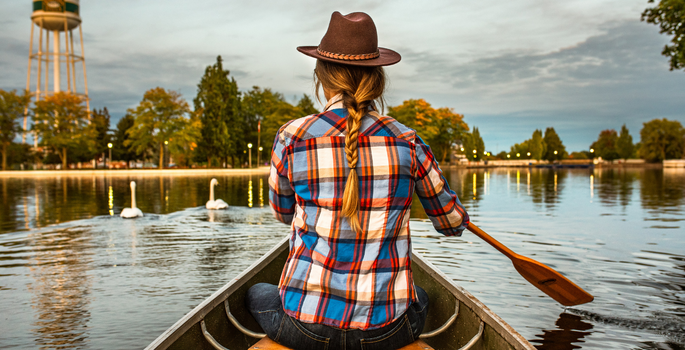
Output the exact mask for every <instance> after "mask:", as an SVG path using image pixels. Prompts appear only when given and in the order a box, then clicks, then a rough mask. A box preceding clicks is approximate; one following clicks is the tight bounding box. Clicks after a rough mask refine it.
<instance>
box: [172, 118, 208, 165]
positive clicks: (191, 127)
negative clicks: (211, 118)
mask: <svg viewBox="0 0 685 350" xmlns="http://www.w3.org/2000/svg"><path fill="white" fill-rule="evenodd" d="M180 123H181V124H182V126H181V129H180V130H179V131H178V132H177V133H176V135H174V136H173V137H171V138H170V139H169V154H170V155H171V156H172V157H173V158H174V160H175V162H176V164H177V165H179V166H182V167H189V166H190V162H191V160H192V159H193V151H195V149H196V148H197V141H198V140H200V138H201V137H202V133H201V130H202V121H200V118H199V117H198V116H197V114H196V113H193V114H191V115H190V119H183V120H182V121H180Z"/></svg>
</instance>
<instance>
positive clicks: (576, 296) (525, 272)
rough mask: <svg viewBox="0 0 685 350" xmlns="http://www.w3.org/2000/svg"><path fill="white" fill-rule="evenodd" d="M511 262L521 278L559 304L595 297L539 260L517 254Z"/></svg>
mask: <svg viewBox="0 0 685 350" xmlns="http://www.w3.org/2000/svg"><path fill="white" fill-rule="evenodd" d="M511 262H513V263H514V268H516V271H518V272H519V273H520V274H521V276H523V278H525V279H526V280H528V282H530V284H532V285H534V286H536V287H537V288H538V289H539V290H541V291H542V292H543V293H545V294H547V295H549V296H550V297H551V298H552V299H554V300H556V301H557V302H558V303H559V304H561V305H564V306H574V305H580V304H585V303H589V302H591V301H592V300H594V299H595V297H593V296H592V295H591V294H590V293H588V292H586V291H584V290H583V288H580V287H578V286H577V285H576V284H575V283H573V282H571V280H569V279H568V278H566V277H564V276H563V275H562V274H560V273H559V272H556V271H555V270H554V269H552V268H551V267H549V266H547V265H545V264H543V263H541V262H538V261H535V260H533V259H531V258H528V257H525V256H522V255H518V254H517V255H516V256H514V257H513V258H512V259H511Z"/></svg>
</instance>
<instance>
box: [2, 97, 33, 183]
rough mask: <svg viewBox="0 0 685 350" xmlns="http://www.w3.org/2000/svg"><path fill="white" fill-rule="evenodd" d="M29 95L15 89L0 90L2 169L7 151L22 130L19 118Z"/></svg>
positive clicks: (5, 162) (3, 168)
mask: <svg viewBox="0 0 685 350" xmlns="http://www.w3.org/2000/svg"><path fill="white" fill-rule="evenodd" d="M29 101H30V96H29V95H28V94H27V93H23V94H19V93H17V92H16V91H15V90H12V91H5V90H0V142H1V143H2V170H7V153H8V151H9V148H10V145H12V143H13V142H14V139H15V138H16V137H17V135H18V134H20V133H21V132H23V131H24V129H23V128H22V127H21V125H19V119H20V118H23V117H24V110H26V108H27V107H28V105H29Z"/></svg>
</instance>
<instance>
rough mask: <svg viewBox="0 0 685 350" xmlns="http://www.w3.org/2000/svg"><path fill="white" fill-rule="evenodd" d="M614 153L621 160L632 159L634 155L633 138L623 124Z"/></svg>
mask: <svg viewBox="0 0 685 350" xmlns="http://www.w3.org/2000/svg"><path fill="white" fill-rule="evenodd" d="M616 151H617V152H618V156H619V157H620V158H623V159H628V158H632V157H633V155H634V154H635V145H633V137H632V136H630V132H629V131H628V128H627V127H626V125H625V124H623V126H622V127H621V133H620V134H619V135H618V140H616Z"/></svg>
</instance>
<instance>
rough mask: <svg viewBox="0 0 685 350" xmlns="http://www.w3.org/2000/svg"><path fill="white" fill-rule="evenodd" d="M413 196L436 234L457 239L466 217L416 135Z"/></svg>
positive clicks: (424, 145)
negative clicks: (419, 202) (414, 189)
mask: <svg viewBox="0 0 685 350" xmlns="http://www.w3.org/2000/svg"><path fill="white" fill-rule="evenodd" d="M416 158H417V170H416V186H415V188H416V194H417V195H418V197H419V199H420V200H421V204H422V205H423V209H424V210H425V211H426V215H428V217H429V218H430V220H431V221H432V222H433V227H435V229H436V230H438V232H440V233H442V234H443V235H445V236H461V233H462V232H463V231H464V229H465V228H466V226H467V225H468V224H469V214H468V213H466V209H464V206H462V205H461V202H460V201H459V198H458V197H457V194H456V193H454V191H452V190H451V189H450V187H449V185H448V184H447V180H445V177H444V176H442V171H440V167H439V166H438V162H437V160H436V159H435V156H433V152H431V149H430V147H428V145H426V144H425V143H424V142H423V140H421V138H420V137H418V135H417V136H416Z"/></svg>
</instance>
